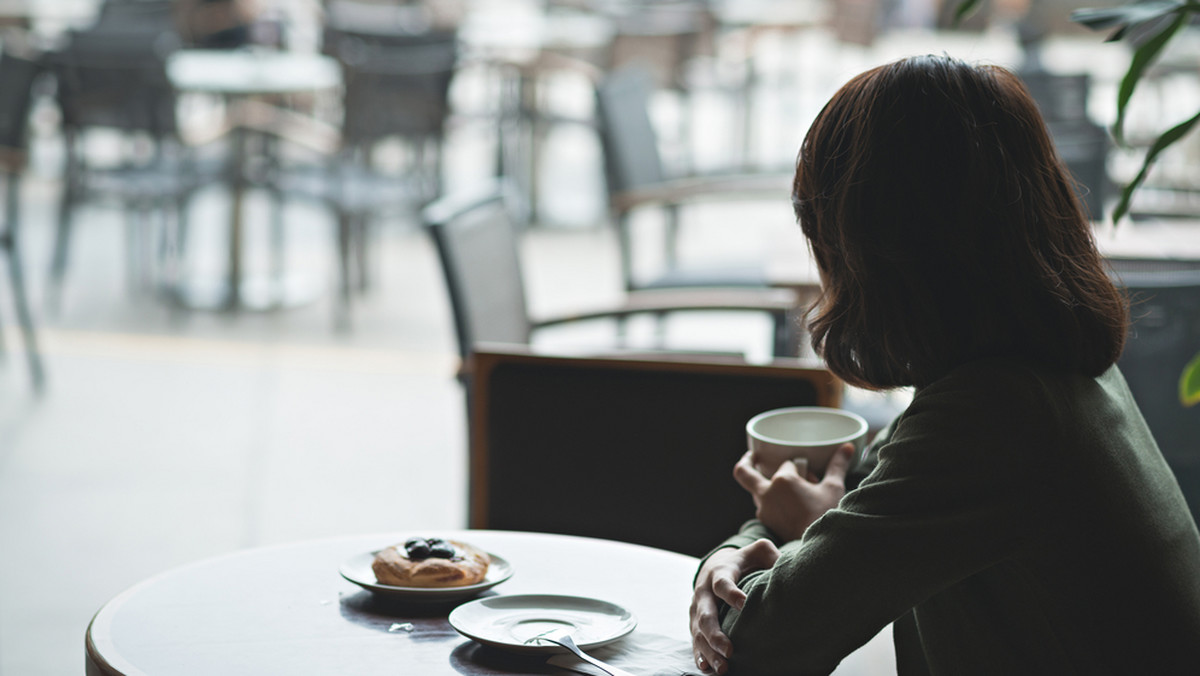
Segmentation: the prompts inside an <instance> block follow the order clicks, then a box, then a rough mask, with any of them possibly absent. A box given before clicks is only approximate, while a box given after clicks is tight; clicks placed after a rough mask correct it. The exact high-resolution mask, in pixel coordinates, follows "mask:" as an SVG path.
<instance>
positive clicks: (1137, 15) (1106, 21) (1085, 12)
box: [960, 0, 1190, 30]
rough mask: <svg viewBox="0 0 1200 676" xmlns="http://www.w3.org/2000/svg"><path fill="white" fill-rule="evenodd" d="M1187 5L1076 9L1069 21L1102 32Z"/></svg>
mask: <svg viewBox="0 0 1200 676" xmlns="http://www.w3.org/2000/svg"><path fill="white" fill-rule="evenodd" d="M1188 4H1190V3H1183V2H1179V0H1160V1H1157V2H1137V3H1133V4H1129V5H1122V6H1120V7H1104V8H1100V9H1077V10H1075V11H1073V12H1071V21H1074V22H1075V23H1081V24H1083V25H1084V26H1087V27H1088V28H1091V29H1092V30H1103V29H1105V28H1112V27H1113V26H1126V27H1128V26H1135V25H1137V24H1140V23H1145V22H1147V21H1154V20H1155V19H1157V18H1159V17H1161V16H1166V15H1167V14H1170V13H1171V12H1174V11H1175V10H1177V9H1179V8H1181V7H1186V6H1187V5H1188ZM960 8H961V6H960Z"/></svg>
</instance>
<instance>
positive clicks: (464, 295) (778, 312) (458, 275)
mask: <svg viewBox="0 0 1200 676" xmlns="http://www.w3.org/2000/svg"><path fill="white" fill-rule="evenodd" d="M506 194H507V192H506V189H505V188H504V186H503V184H489V185H486V186H483V187H481V188H480V189H478V190H477V191H474V192H469V193H468V192H464V193H462V194H455V195H449V196H447V197H445V198H443V199H442V200H438V201H437V202H434V203H433V204H430V205H429V206H428V207H426V208H425V210H424V211H423V212H422V222H423V224H424V227H425V228H426V229H427V230H428V232H429V234H430V236H431V237H432V238H433V242H434V245H435V247H436V249H437V253H438V257H439V260H440V262H441V266H442V272H443V275H444V277H445V281H446V290H447V292H448V295H449V298H450V306H451V309H452V312H453V315H454V328H455V336H456V338H457V341H458V351H459V355H460V357H462V359H463V363H464V364H466V363H467V362H468V357H469V356H470V353H471V351H472V349H473V348H474V346H475V345H476V344H477V343H480V342H489V343H511V344H519V345H528V344H530V343H531V341H532V340H533V338H534V334H535V333H536V332H538V331H540V330H542V329H546V328H550V327H553V326H562V325H566V324H570V323H575V322H583V321H596V320H617V319H624V318H628V317H630V316H633V315H638V314H649V315H661V314H664V313H677V312H711V311H721V312H730V311H735V312H742V311H745V312H752V313H756V314H759V315H762V314H766V315H767V316H769V317H770V319H771V321H772V327H773V335H772V350H773V353H774V354H775V355H786V354H789V353H791V351H792V349H793V340H794V338H793V336H792V334H791V331H790V327H791V320H790V315H789V313H790V312H791V311H792V310H794V309H795V307H796V302H797V301H796V296H795V295H794V294H793V293H792V292H790V291H785V290H781V289H773V290H745V289H742V290H708V289H705V290H694V291H686V290H684V291H681V290H671V291H659V292H648V291H647V292H633V293H628V294H626V295H625V297H624V299H623V300H622V301H621V302H620V303H617V304H615V305H612V306H608V307H600V308H593V309H587V310H580V311H577V312H573V313H570V314H566V315H562V316H556V317H538V318H535V317H533V316H532V315H531V313H530V310H529V305H528V303H527V299H526V295H525V286H524V281H523V278H522V275H523V267H522V262H521V255H520V250H519V246H518V231H517V226H516V224H515V223H514V222H513V217H512V211H511V209H510V208H509V206H508V204H507V200H506Z"/></svg>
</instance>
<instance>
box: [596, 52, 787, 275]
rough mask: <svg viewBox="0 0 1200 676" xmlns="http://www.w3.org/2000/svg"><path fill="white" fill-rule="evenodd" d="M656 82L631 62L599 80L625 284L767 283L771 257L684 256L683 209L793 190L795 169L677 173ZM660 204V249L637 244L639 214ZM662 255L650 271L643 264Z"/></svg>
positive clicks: (780, 196) (777, 196)
mask: <svg viewBox="0 0 1200 676" xmlns="http://www.w3.org/2000/svg"><path fill="white" fill-rule="evenodd" d="M652 92H653V82H652V79H651V76H650V74H649V72H647V71H646V69H644V68H642V67H640V66H639V65H636V64H633V65H630V66H627V67H624V68H620V69H617V70H615V71H613V72H611V73H608V74H607V75H606V76H605V77H604V78H603V79H602V80H601V81H600V82H599V83H597V86H596V114H597V120H598V125H599V133H600V141H601V147H602V149H603V155H604V177H605V183H606V188H607V195H608V210H609V213H610V216H611V219H612V221H613V223H614V225H615V227H616V230H617V237H618V241H619V245H620V253H621V275H622V280H623V281H624V284H625V287H626V289H629V290H633V289H655V288H671V287H729V286H735V287H764V286H767V285H768V284H769V280H768V277H767V273H766V270H765V261H759V260H752V261H723V262H721V263H719V264H716V265H706V266H701V265H697V264H690V265H689V264H688V263H687V262H686V261H683V260H681V259H680V256H679V242H680V238H681V237H682V235H683V233H682V229H683V228H682V226H683V223H682V220H683V219H682V217H683V212H684V211H685V210H686V209H691V208H701V206H702V205H704V204H706V203H708V204H711V203H717V202H744V201H753V200H758V201H778V202H782V201H785V200H787V199H788V195H790V193H791V174H790V172H788V173H749V174H718V175H690V176H671V175H670V173H669V172H668V170H667V168H666V166H665V165H664V162H663V159H662V155H661V154H660V151H659V137H658V134H657V131H656V130H655V127H654V123H653V120H652V119H651V117H650V97H651V93H652ZM653 209H658V210H661V212H662V214H663V217H664V219H665V226H666V227H665V229H664V239H663V242H662V245H661V247H658V248H659V251H657V252H646V251H644V250H643V251H635V246H634V243H635V241H636V242H638V243H639V245H640V244H645V243H647V238H645V237H637V236H636V235H635V232H634V225H635V224H634V221H635V220H636V218H635V217H637V216H639V215H640V214H643V213H645V212H646V211H648V210H653ZM651 258H657V259H658V264H657V266H654V267H652V271H651V272H650V274H639V273H640V272H641V271H640V270H639V269H638V268H639V267H645V265H644V264H645V262H646V261H647V260H650V259H651Z"/></svg>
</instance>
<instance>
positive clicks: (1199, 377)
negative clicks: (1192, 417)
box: [1179, 354, 1200, 406]
mask: <svg viewBox="0 0 1200 676" xmlns="http://www.w3.org/2000/svg"><path fill="white" fill-rule="evenodd" d="M1179 401H1180V402H1181V403H1182V404H1183V405H1184V406H1194V405H1195V404H1197V403H1200V354H1197V355H1196V356H1195V357H1192V360H1191V361H1190V362H1188V365H1187V366H1185V367H1183V373H1182V374H1180V376H1179Z"/></svg>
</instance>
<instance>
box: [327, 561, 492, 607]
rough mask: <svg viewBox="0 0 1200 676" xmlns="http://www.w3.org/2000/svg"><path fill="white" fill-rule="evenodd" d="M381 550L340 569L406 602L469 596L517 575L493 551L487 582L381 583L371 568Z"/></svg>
mask: <svg viewBox="0 0 1200 676" xmlns="http://www.w3.org/2000/svg"><path fill="white" fill-rule="evenodd" d="M378 553H379V550H376V551H373V552H363V553H362V554H358V555H357V556H354V557H352V558H350V559H347V560H346V562H345V563H343V564H342V566H341V568H339V569H338V572H340V573H341V574H342V577H344V578H346V579H347V580H349V581H351V582H353V583H354V584H356V585H358V586H360V587H362V588H363V589H367V590H369V591H372V592H374V593H376V594H380V595H382V596H391V597H394V598H400V599H404V600H406V601H453V600H455V599H464V598H469V597H471V596H475V595H476V594H479V593H480V592H483V591H485V590H488V589H491V588H492V587H495V586H496V585H498V584H500V583H501V582H504V581H505V580H507V579H508V578H510V577H512V575H513V567H512V565H511V564H509V562H508V561H506V560H504V559H503V558H501V557H499V556H496V555H495V554H492V553H490V552H489V553H488V556H490V557H491V558H492V563H491V565H489V566H488V571H487V575H486V576H485V577H484V578H483V582H480V583H478V584H469V585H466V586H463V587H394V586H392V585H387V584H379V581H378V580H376V579H375V571H373V570H371V562H372V561H374V560H375V555H376V554H378Z"/></svg>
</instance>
